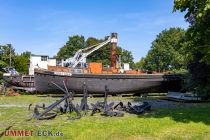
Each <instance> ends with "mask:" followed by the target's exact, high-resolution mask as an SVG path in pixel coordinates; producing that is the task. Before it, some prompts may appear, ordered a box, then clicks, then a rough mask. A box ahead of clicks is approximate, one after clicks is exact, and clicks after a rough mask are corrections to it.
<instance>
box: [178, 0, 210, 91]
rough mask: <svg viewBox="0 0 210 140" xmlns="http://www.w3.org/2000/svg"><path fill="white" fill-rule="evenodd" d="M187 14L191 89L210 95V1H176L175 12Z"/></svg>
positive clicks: (187, 47)
mask: <svg viewBox="0 0 210 140" xmlns="http://www.w3.org/2000/svg"><path fill="white" fill-rule="evenodd" d="M176 10H180V11H181V12H186V14H185V19H186V21H188V22H189V23H190V27H189V29H188V30H187V32H186V42H187V46H186V49H187V52H188V56H189V62H188V69H189V72H190V73H191V75H192V76H191V80H190V89H191V90H193V91H195V92H196V93H198V94H210V79H209V77H210V39H209V38H210V1H209V0H193V1H191V0H184V1H182V0H174V11H176Z"/></svg>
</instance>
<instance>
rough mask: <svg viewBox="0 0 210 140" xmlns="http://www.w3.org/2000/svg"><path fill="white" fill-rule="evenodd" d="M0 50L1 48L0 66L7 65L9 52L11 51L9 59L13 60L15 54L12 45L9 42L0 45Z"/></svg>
mask: <svg viewBox="0 0 210 140" xmlns="http://www.w3.org/2000/svg"><path fill="white" fill-rule="evenodd" d="M0 50H2V53H1V55H0V61H1V63H2V64H3V65H2V66H3V67H6V66H9V64H10V52H11V59H12V60H13V59H14V56H15V49H14V48H13V47H12V45H11V44H7V45H0ZM12 62H13V61H12Z"/></svg>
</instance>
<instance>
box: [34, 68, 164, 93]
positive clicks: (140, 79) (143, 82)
mask: <svg viewBox="0 0 210 140" xmlns="http://www.w3.org/2000/svg"><path fill="white" fill-rule="evenodd" d="M164 81H167V79H166V78H165V75H163V74H159V75H157V74H144V75H142V74H141V75H129V74H72V75H65V74H62V75H61V74H59V75H58V74H55V73H54V72H49V71H46V72H36V71H35V88H36V90H37V91H39V92H49V93H60V92H59V90H58V88H57V87H56V86H54V85H53V84H52V82H54V83H56V84H58V85H59V86H61V87H64V86H63V82H65V83H66V85H67V88H68V90H72V91H75V92H76V93H82V92H83V84H84V83H85V84H86V85H87V90H88V92H89V93H100V94H101V93H102V94H103V93H104V91H105V86H107V87H108V89H109V92H110V93H111V94H119V93H137V92H144V91H147V92H148V91H152V90H154V89H158V88H160V87H162V86H163V83H164Z"/></svg>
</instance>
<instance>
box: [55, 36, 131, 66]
mask: <svg viewBox="0 0 210 140" xmlns="http://www.w3.org/2000/svg"><path fill="white" fill-rule="evenodd" d="M107 38H108V37H107V36H105V37H104V39H97V38H95V37H89V38H87V40H85V38H84V36H79V35H75V36H71V37H69V40H68V41H67V42H66V44H65V45H64V46H63V47H61V48H60V50H59V52H58V53H57V58H59V59H62V58H69V57H72V56H73V55H74V54H75V53H76V51H78V50H79V49H82V48H85V47H90V46H92V45H95V44H98V43H101V42H103V41H105V40H106V39H107ZM120 55H121V56H122V57H121V61H122V63H130V64H131V66H133V64H134V62H133V56H132V53H131V52H130V51H128V50H124V49H122V48H121V47H119V46H118V47H117V56H118V57H119V56H120ZM110 56H111V45H110V44H107V45H105V46H103V47H102V48H100V49H99V50H97V51H95V52H94V53H92V54H90V55H89V56H88V57H87V62H102V63H103V65H110Z"/></svg>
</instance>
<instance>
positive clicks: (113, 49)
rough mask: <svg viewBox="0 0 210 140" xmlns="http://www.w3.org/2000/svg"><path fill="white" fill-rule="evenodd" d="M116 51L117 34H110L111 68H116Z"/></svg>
mask: <svg viewBox="0 0 210 140" xmlns="http://www.w3.org/2000/svg"><path fill="white" fill-rule="evenodd" d="M116 49H117V33H112V35H111V67H112V68H114V69H115V68H116V61H117V60H116V59H117V55H116Z"/></svg>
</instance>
